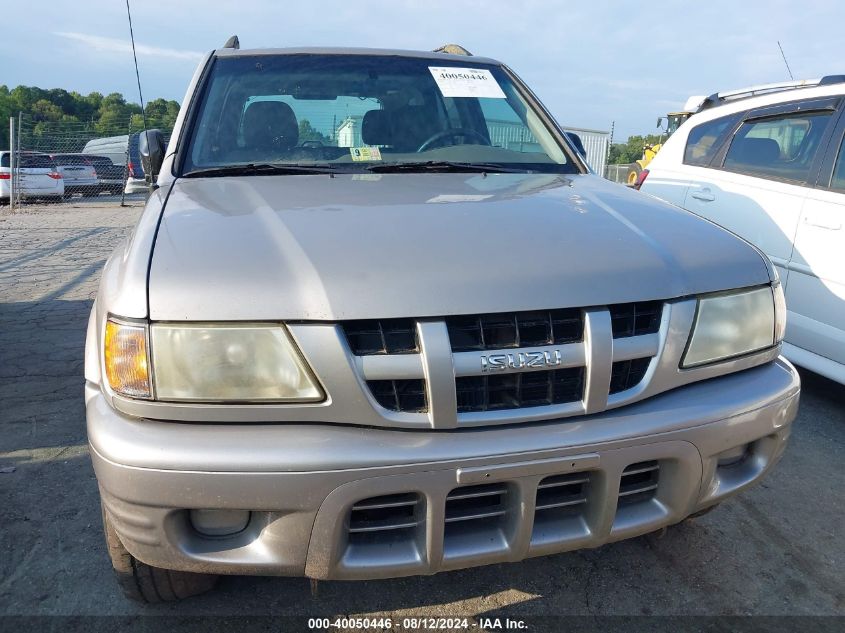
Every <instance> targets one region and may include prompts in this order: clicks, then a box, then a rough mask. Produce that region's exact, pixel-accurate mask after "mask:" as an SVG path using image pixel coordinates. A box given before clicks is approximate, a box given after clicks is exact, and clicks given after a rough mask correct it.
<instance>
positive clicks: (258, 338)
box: [104, 319, 324, 402]
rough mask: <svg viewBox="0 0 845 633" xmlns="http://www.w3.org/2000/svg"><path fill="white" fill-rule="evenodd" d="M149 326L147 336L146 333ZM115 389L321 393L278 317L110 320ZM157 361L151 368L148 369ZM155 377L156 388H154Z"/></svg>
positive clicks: (193, 397) (205, 394) (235, 398)
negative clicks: (270, 321) (266, 321)
mask: <svg viewBox="0 0 845 633" xmlns="http://www.w3.org/2000/svg"><path fill="white" fill-rule="evenodd" d="M148 332H149V340H148ZM104 349H105V353H104V357H105V359H104V360H105V366H106V376H107V378H108V381H109V385H110V386H111V388H112V390H113V391H114V392H115V393H118V394H121V395H125V396H130V397H133V398H151V397H152V396H153V393H154V394H155V398H156V399H157V400H171V401H191V402H317V401H320V400H323V398H324V395H323V392H322V390H321V389H320V387H319V386H318V385H317V381H316V379H315V378H314V376H313V374H312V373H311V371H310V369H309V368H308V365H307V364H306V363H305V361H304V360H303V359H302V358H301V356H300V355H299V352H298V350H297V349H296V346H295V344H294V343H293V341H292V340H291V338H290V335H289V334H288V332H287V329H286V328H285V327H284V326H281V325H241V324H211V323H207V324H206V323H203V324H185V325H169V324H168V325H165V324H153V325H151V326H149V328H147V326H145V325H136V324H123V323H119V322H117V321H114V320H112V319H109V321H108V322H107V323H106V337H105V345H104ZM151 368H152V369H151ZM153 384H154V386H155V389H153Z"/></svg>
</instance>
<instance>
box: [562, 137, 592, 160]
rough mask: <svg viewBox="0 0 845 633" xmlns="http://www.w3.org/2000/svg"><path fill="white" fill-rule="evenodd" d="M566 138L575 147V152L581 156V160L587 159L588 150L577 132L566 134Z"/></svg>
mask: <svg viewBox="0 0 845 633" xmlns="http://www.w3.org/2000/svg"><path fill="white" fill-rule="evenodd" d="M566 138H568V139H569V142H570V143H572V145H574V146H575V151H577V152H578V153H579V154H581V158H587V150H586V149H584V141H582V140H581V137H580V136H578V135H577V134H576V133H575V132H566Z"/></svg>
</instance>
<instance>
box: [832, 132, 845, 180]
mask: <svg viewBox="0 0 845 633" xmlns="http://www.w3.org/2000/svg"><path fill="white" fill-rule="evenodd" d="M830 188H831V189H838V190H839V191H845V141H843V142H842V145H840V146H839V156H837V157H836V164H835V165H834V166H833V178H831V179H830Z"/></svg>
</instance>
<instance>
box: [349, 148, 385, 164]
mask: <svg viewBox="0 0 845 633" xmlns="http://www.w3.org/2000/svg"><path fill="white" fill-rule="evenodd" d="M349 153H350V154H351V155H352V160H354V161H359V160H381V150H380V149H379V148H378V147H350V148H349Z"/></svg>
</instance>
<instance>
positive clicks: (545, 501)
mask: <svg viewBox="0 0 845 633" xmlns="http://www.w3.org/2000/svg"><path fill="white" fill-rule="evenodd" d="M589 482H590V476H589V474H587V473H572V474H566V475H553V476H552V477H546V478H545V479H543V480H542V481H541V482H540V484H539V485H538V486H537V505H536V508H535V511H536V512H537V513H540V512H547V511H555V512H556V513H560V512H561V511H563V512H565V513H568V514H570V513H572V512H575V513H577V512H580V511H581V508H579V506H583V505H584V504H585V503H587V495H586V488H587V484H588V483H589Z"/></svg>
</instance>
